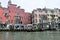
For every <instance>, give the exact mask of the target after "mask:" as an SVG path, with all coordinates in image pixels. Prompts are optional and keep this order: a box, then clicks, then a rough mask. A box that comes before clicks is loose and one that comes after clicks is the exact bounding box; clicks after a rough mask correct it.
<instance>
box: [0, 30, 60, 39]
mask: <svg viewBox="0 0 60 40" xmlns="http://www.w3.org/2000/svg"><path fill="white" fill-rule="evenodd" d="M0 40H60V31H43V32H0Z"/></svg>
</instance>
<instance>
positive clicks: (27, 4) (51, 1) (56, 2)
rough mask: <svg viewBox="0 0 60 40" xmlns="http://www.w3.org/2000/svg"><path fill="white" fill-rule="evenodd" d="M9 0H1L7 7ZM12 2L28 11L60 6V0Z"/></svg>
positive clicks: (20, 0)
mask: <svg viewBox="0 0 60 40" xmlns="http://www.w3.org/2000/svg"><path fill="white" fill-rule="evenodd" d="M8 1H9V0H0V2H1V5H2V6H3V7H7V5H8ZM11 1H12V4H17V6H21V8H23V9H25V11H26V12H32V10H33V9H36V8H44V7H46V8H51V9H53V8H60V0H11Z"/></svg>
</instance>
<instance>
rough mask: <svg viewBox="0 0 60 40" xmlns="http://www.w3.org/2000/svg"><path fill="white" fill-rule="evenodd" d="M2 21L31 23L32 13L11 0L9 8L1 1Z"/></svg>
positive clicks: (0, 17) (0, 15) (0, 14)
mask: <svg viewBox="0 0 60 40" xmlns="http://www.w3.org/2000/svg"><path fill="white" fill-rule="evenodd" d="M0 23H11V24H14V23H21V24H30V23H31V14H30V13H28V12H25V10H24V9H21V8H20V6H18V7H17V5H15V4H11V0H9V1H8V8H4V7H2V6H1V3H0Z"/></svg>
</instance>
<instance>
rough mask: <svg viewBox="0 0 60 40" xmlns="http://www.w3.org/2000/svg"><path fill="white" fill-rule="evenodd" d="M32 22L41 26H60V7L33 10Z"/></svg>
mask: <svg viewBox="0 0 60 40" xmlns="http://www.w3.org/2000/svg"><path fill="white" fill-rule="evenodd" d="M32 24H37V25H38V24H39V25H40V27H41V26H42V27H49V28H55V27H58V26H60V9H57V8H54V9H48V8H43V9H41V8H37V9H34V10H33V11H32Z"/></svg>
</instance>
